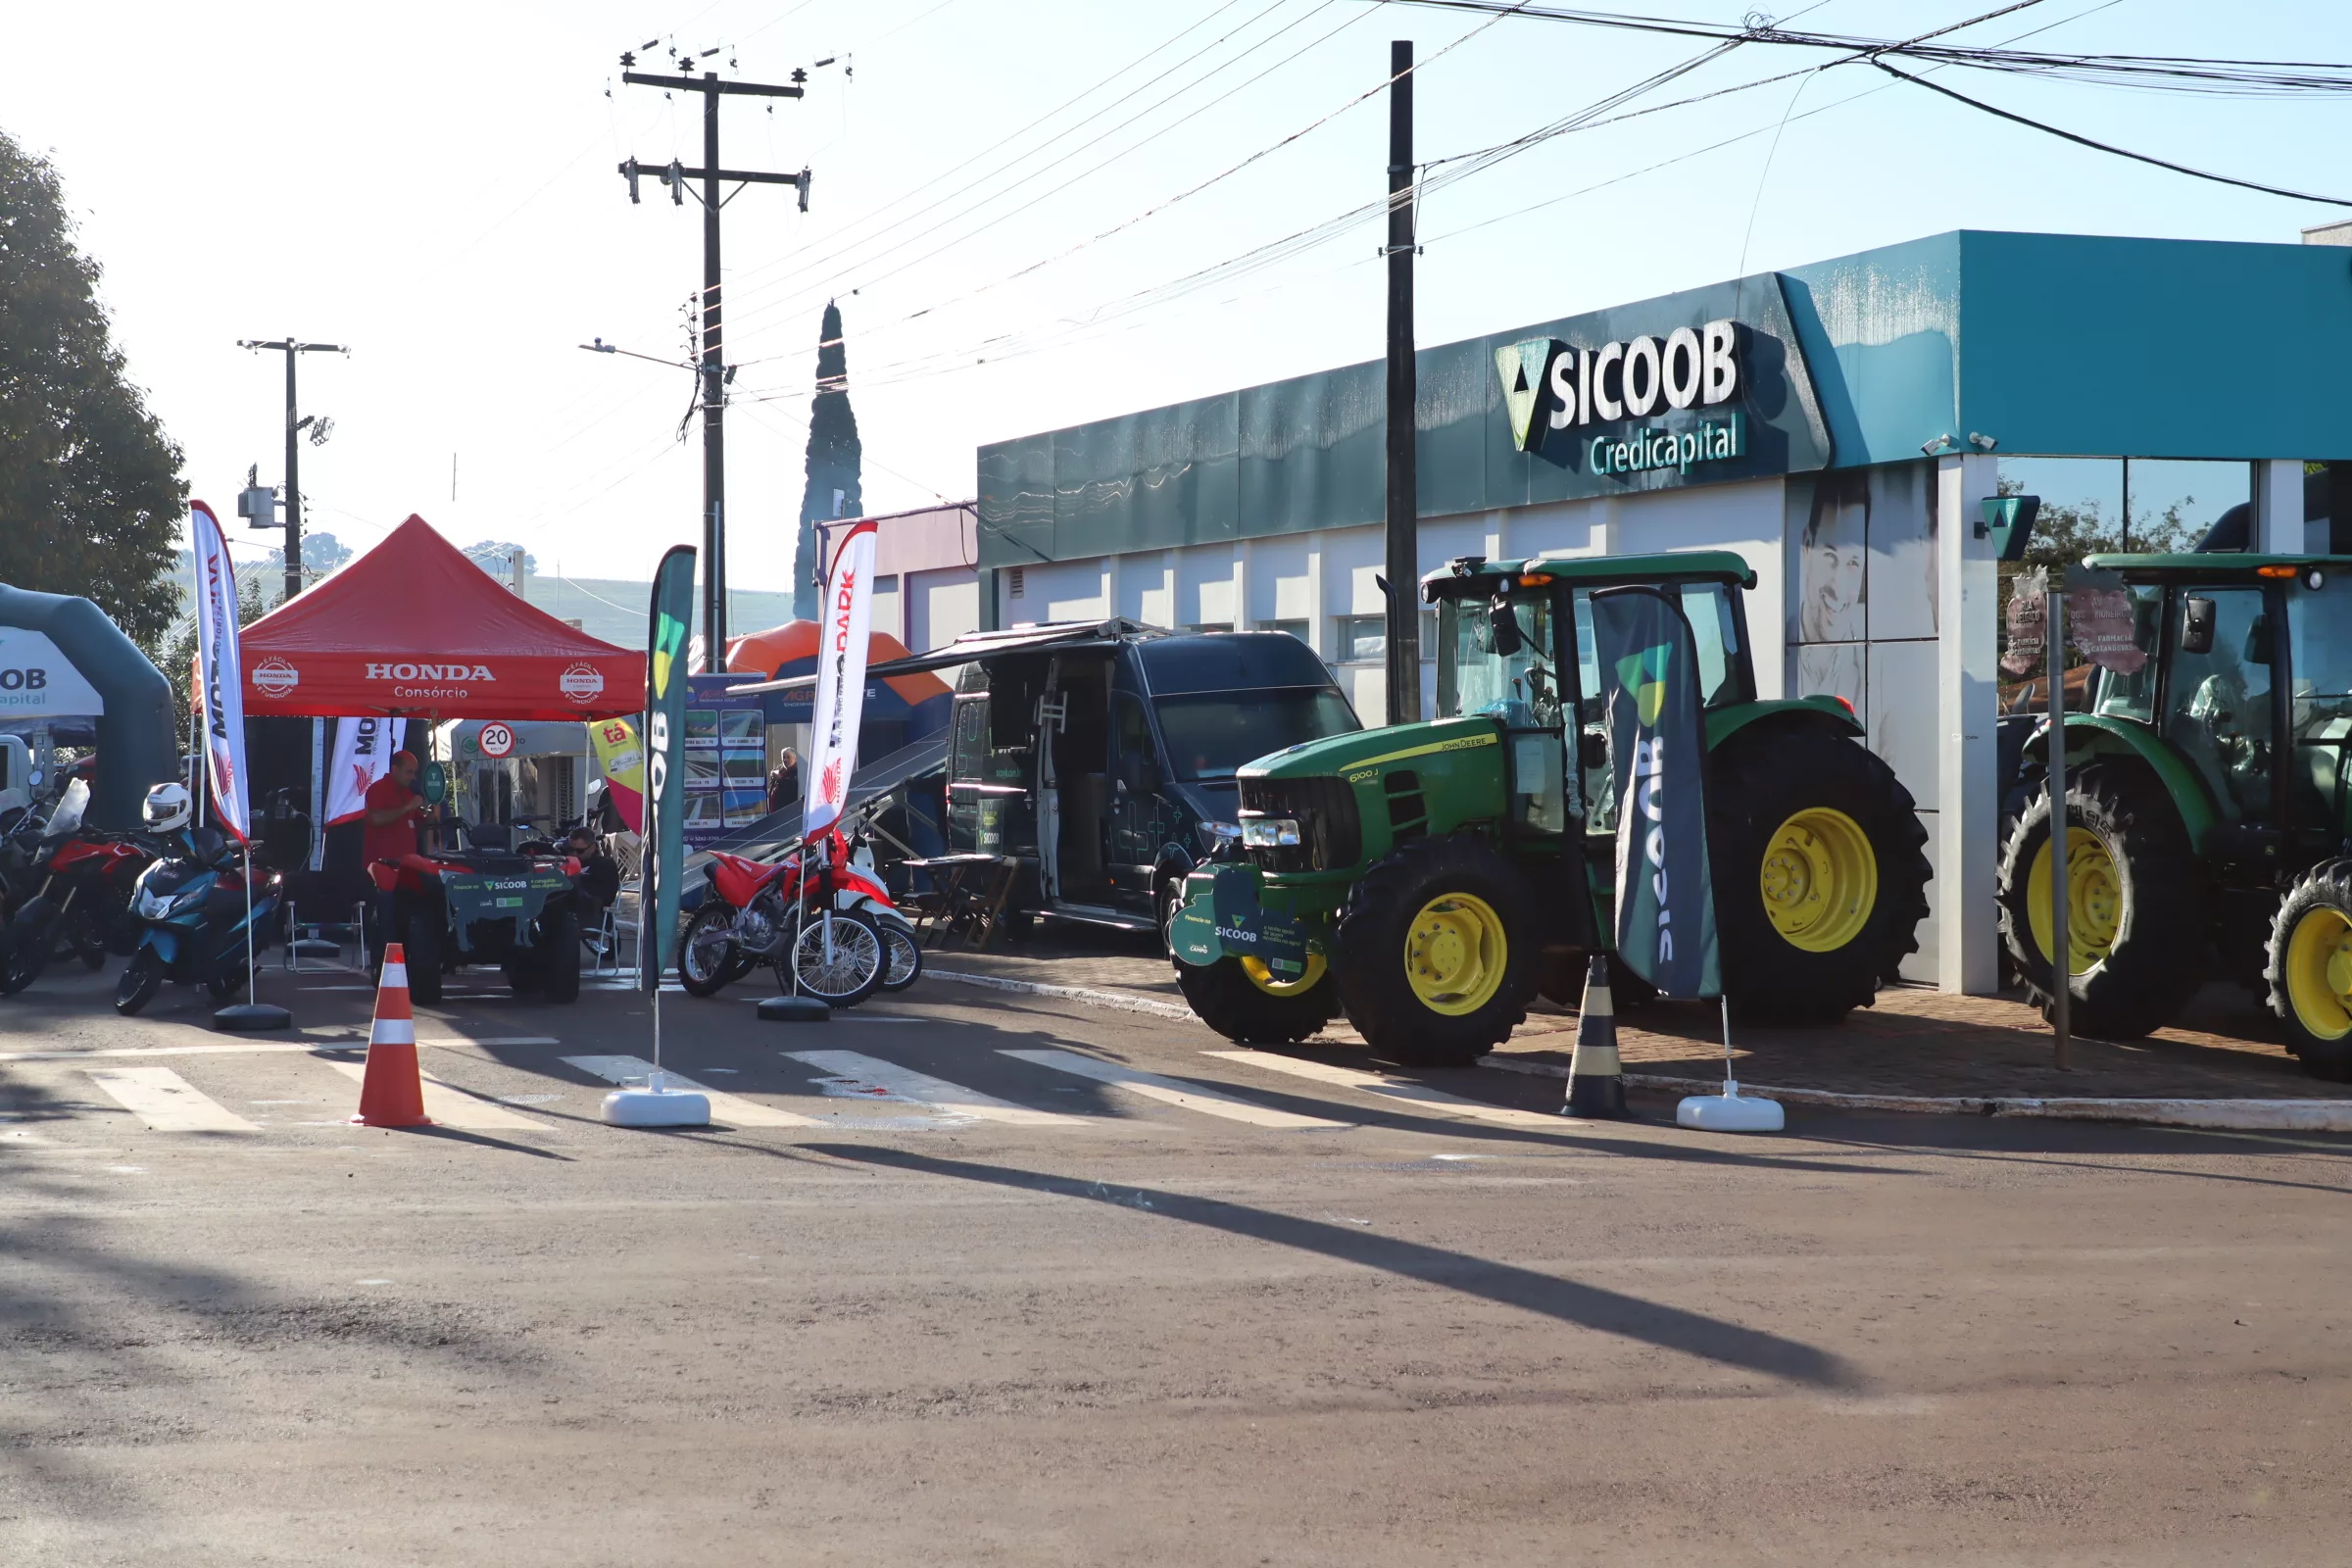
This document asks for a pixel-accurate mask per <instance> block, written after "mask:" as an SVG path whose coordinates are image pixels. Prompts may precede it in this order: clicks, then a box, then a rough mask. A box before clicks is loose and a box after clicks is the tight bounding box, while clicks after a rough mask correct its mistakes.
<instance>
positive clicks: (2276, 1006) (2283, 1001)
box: [2269, 860, 2352, 1084]
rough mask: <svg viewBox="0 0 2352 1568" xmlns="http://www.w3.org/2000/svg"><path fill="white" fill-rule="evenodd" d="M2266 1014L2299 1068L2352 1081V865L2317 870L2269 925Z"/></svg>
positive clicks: (2348, 862) (2293, 892) (2338, 1080)
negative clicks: (2279, 1027) (2279, 1025)
mask: <svg viewBox="0 0 2352 1568" xmlns="http://www.w3.org/2000/svg"><path fill="white" fill-rule="evenodd" d="M2270 954H2271V962H2270V969H2269V977H2270V982H2271V1010H2272V1011H2273V1012H2276V1013H2277V1014H2278V1016H2279V1017H2281V1018H2283V1019H2285V1020H2286V1030H2287V1049H2288V1050H2289V1051H2291V1052H2293V1053H2294V1054H2296V1055H2297V1056H2300V1057H2301V1058H2302V1059H2303V1070H2304V1071H2305V1072H2307V1073H2309V1074H2311V1075H2312V1076H2313V1077H2314V1078H2325V1079H2327V1081H2328V1082H2330V1083H2339V1084H2340V1083H2352V860H2330V861H2328V862H2327V864H2325V865H2321V866H2315V867H2314V868H2313V869H2312V870H2311V871H2309V872H2308V873H2306V874H2305V876H2304V878H2303V880H2302V881H2300V882H2297V883H2296V884H2295V885H2294V886H2293V887H2292V888H2290V889H2288V890H2287V895H2286V899H2285V901H2284V902H2283V903H2281V904H2280V905H2279V906H2278V919H2277V920H2275V921H2273V922H2272V924H2271V946H2270Z"/></svg>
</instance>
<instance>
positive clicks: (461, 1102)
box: [327, 1060, 547, 1132]
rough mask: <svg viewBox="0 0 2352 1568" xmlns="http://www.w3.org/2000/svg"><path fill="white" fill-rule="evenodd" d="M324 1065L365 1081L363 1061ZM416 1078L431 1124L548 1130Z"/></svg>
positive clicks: (427, 1075) (447, 1087)
mask: <svg viewBox="0 0 2352 1568" xmlns="http://www.w3.org/2000/svg"><path fill="white" fill-rule="evenodd" d="M327 1065H328V1066H330V1067H332V1068H334V1069H335V1071H337V1072H339V1073H341V1074H343V1076H344V1077H346V1078H349V1079H351V1080H352V1081H354V1082H355V1083H365V1082H366V1081H367V1078H368V1066H367V1063H365V1062H359V1061H331V1060H330V1061H329V1062H328V1063H327ZM417 1078H418V1081H419V1082H420V1083H421V1084H422V1085H423V1087H424V1113H425V1114H426V1115H427V1116H430V1117H432V1118H433V1120H434V1122H435V1123H436V1124H438V1125H440V1126H443V1127H456V1128H460V1129H462V1130H465V1131H468V1132H486V1131H505V1130H516V1131H522V1132H545V1131H547V1123H545V1122H543V1121H534V1120H532V1119H531V1118H530V1117H528V1116H517V1115H516V1114H515V1112H513V1111H511V1110H509V1109H507V1108H506V1107H505V1106H504V1105H496V1104H492V1103H489V1102H488V1101H483V1100H476V1099H475V1098H474V1097H473V1096H471V1095H469V1094H467V1093H466V1092H465V1091H464V1090H462V1089H460V1088H458V1087H457V1086H455V1085H454V1084H450V1083H447V1082H445V1081H444V1080H442V1079H439V1078H436V1077H434V1076H433V1075H432V1074H431V1073H429V1072H428V1073H419V1074H418V1075H417Z"/></svg>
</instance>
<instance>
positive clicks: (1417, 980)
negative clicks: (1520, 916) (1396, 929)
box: [1404, 893, 1511, 1017]
mask: <svg viewBox="0 0 2352 1568" xmlns="http://www.w3.org/2000/svg"><path fill="white" fill-rule="evenodd" d="M1510 954H1511V946H1510V939H1509V938H1508V937H1507V936H1505V935H1504V934H1503V929H1502V917H1501V916H1500V915H1498V914H1496V913H1495V909H1494V907H1493V906H1492V905H1490V904H1488V903H1487V902H1486V901H1485V900H1484V899H1474V898H1472V897H1471V896H1470V895H1469V894H1467V893H1446V894H1441V895H1439V896H1438V897H1437V898H1434V899H1432V900H1430V901H1429V902H1428V903H1427V904H1424V905H1423V906H1421V912H1420V913H1419V914H1416V915H1414V916H1413V923H1412V924H1411V925H1410V926H1408V927H1406V929H1405V933H1404V977H1405V979H1406V980H1407V981H1408V982H1409V983H1410V984H1411V985H1412V988H1413V995H1414V996H1415V997H1416V998H1418V999H1419V1000H1420V1002H1421V1005H1423V1006H1425V1007H1427V1008H1429V1010H1430V1011H1432V1012H1442V1013H1445V1014H1446V1015H1447V1016H1449V1017H1459V1016H1461V1015H1462V1014H1464V1013H1470V1012H1476V1011H1477V1010H1478V1009H1479V1008H1481V1007H1483V1006H1485V1005H1487V1004H1488V1003H1490V1002H1492V1001H1494V1000H1495V992H1496V991H1498V990H1500V989H1501V987H1502V972H1503V970H1504V968H1505V967H1506V966H1507V965H1508V964H1509V962H1510Z"/></svg>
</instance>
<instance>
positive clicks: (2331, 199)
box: [1871, 60, 2352, 207]
mask: <svg viewBox="0 0 2352 1568" xmlns="http://www.w3.org/2000/svg"><path fill="white" fill-rule="evenodd" d="M1871 64H1872V65H1874V66H1876V67H1878V68H1879V69H1880V70H1881V71H1884V72H1885V73H1887V74H1888V75H1889V76H1892V77H1894V78H1896V79H1897V80H1898V81H1907V82H1909V83H1911V85H1912V86H1914V87H1925V88H1927V89H1928V91H1930V92H1934V93H1941V94H1942V95H1943V96H1944V97H1946V98H1949V99H1952V100H1953V101H1954V102H1957V103H1964V104H1966V105H1968V107H1969V108H1971V109H1975V110H1979V111H1981V112H1983V113H1985V114H1987V115H1991V116H1993V117H1995V118H1996V119H2000V120H2006V121H2010V122H2012V123H2016V124H2020V125H2025V126H2028V127H2030V128H2032V129H2034V130H2038V131H2040V132H2041V133H2042V134H2044V135H2046V136H2056V137H2057V138H2058V139H2059V140H2061V141H2071V142H2073V143H2075V144H2076V145H2077V146H2079V147H2088V148H2091V149H2092V150H2093V151H2096V152H2102V153H2112V154H2113V155H2114V156H2116V157H2118V158H2129V159H2131V161H2132V162H2133V163H2138V164H2149V165H2153V166H2154V167H2155V168H2158V169H2169V170H2171V171H2172V172H2174V173H2176V174H2186V175H2188V176H2189V177H2190V178H2192V179H2209V180H2212V181H2213V182H2214V183H2215V184H2217V185H2235V186H2236V187H2237V188H2238V189H2240V190H2255V191H2260V192H2262V193H2263V194H2264V195H2266V196H2284V197H2286V198H2288V199H2289V200H2292V201H2299V202H2320V203H2323V204H2325V205H2327V206H2329V207H2352V200H2348V199H2346V198H2345V197H2342V196H2315V195H2313V194H2312V193H2311V192H2309V191H2302V190H2288V189H2286V188H2285V187H2284V186H2280V185H2264V184H2261V183H2259V182H2257V181H2255V180H2251V179H2239V178H2237V177H2235V176H2234V175H2230V174H2216V173H2213V172H2210V171H2208V170H2203V169H2191V168H2190V167H2189V166H2188V165H2186V164H2176V163H2173V162H2171V161H2170V160H2168V159H2163V158H2157V157H2154V156H2152V155H2150V154H2148V153H2135V152H2132V151H2131V149H2130V148H2126V147H2118V146H2115V145H2114V144H2113V143H2111V142H2103V141H2093V140H2092V139H2091V138H2090V137H2088V136H2084V135H2081V134H2078V133H2077V132H2075V131H2071V130H2061V129H2059V128H2058V127H2057V126H2056V125H2052V124H2046V123H2043V122H2041V121H2038V120H2029V119H2027V118H2026V117H2025V116H2024V115H2020V114H2014V113H2012V112H2010V111H2009V110H2006V109H1997V108H1995V107H1993V106H1992V105H1991V104H1988V103H1985V102H1984V101H1983V100H1982V99H1977V98H1971V97H1969V96H1968V95H1967V94H1966V93H1960V92H1954V91H1953V90H1952V89H1951V88H1949V87H1946V86H1944V85H1942V84H1941V83H1940V82H1934V81H1929V80H1927V79H1926V78H1924V77H1920V76H1914V75H1911V74H1909V73H1906V72H1901V71H1897V70H1895V69H1894V68H1893V67H1892V66H1890V65H1888V64H1887V62H1886V61H1884V60H1873V61H1872V62H1871Z"/></svg>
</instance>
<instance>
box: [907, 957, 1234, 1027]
mask: <svg viewBox="0 0 2352 1568" xmlns="http://www.w3.org/2000/svg"><path fill="white" fill-rule="evenodd" d="M923 975H924V977H925V978H926V979H931V980H953V981H955V982H956V984H957V985H959V986H984V987H986V988H987V989H988V990H991V991H1017V992H1019V993H1020V994H1021V995H1023V996H1029V997H1059V998H1060V999H1061V1000H1063V1001H1064V1002H1091V1003H1093V1004H1094V1005H1096V1006H1098V1007H1109V1008H1112V1009H1113V1010H1115V1011H1118V1012H1140V1013H1143V1014H1144V1015H1145V1016H1146V1017H1151V1018H1182V1019H1190V1018H1191V1017H1192V1015H1193V1009H1192V1008H1190V1007H1188V1006H1185V1005H1183V1004H1181V1003H1176V1002H1161V1001H1160V1000H1158V999H1157V998H1156V997H1139V996H1137V995H1136V994H1135V993H1133V992H1131V991H1092V990H1089V989H1088V988H1086V987H1085V986H1050V985H1046V984H1044V983H1042V982H1040V981H1036V980H1003V979H999V978H998V977H997V976H995V975H993V974H956V973H954V972H952V971H950V970H947V969H928V968H927V969H925V970H924V971H923Z"/></svg>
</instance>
